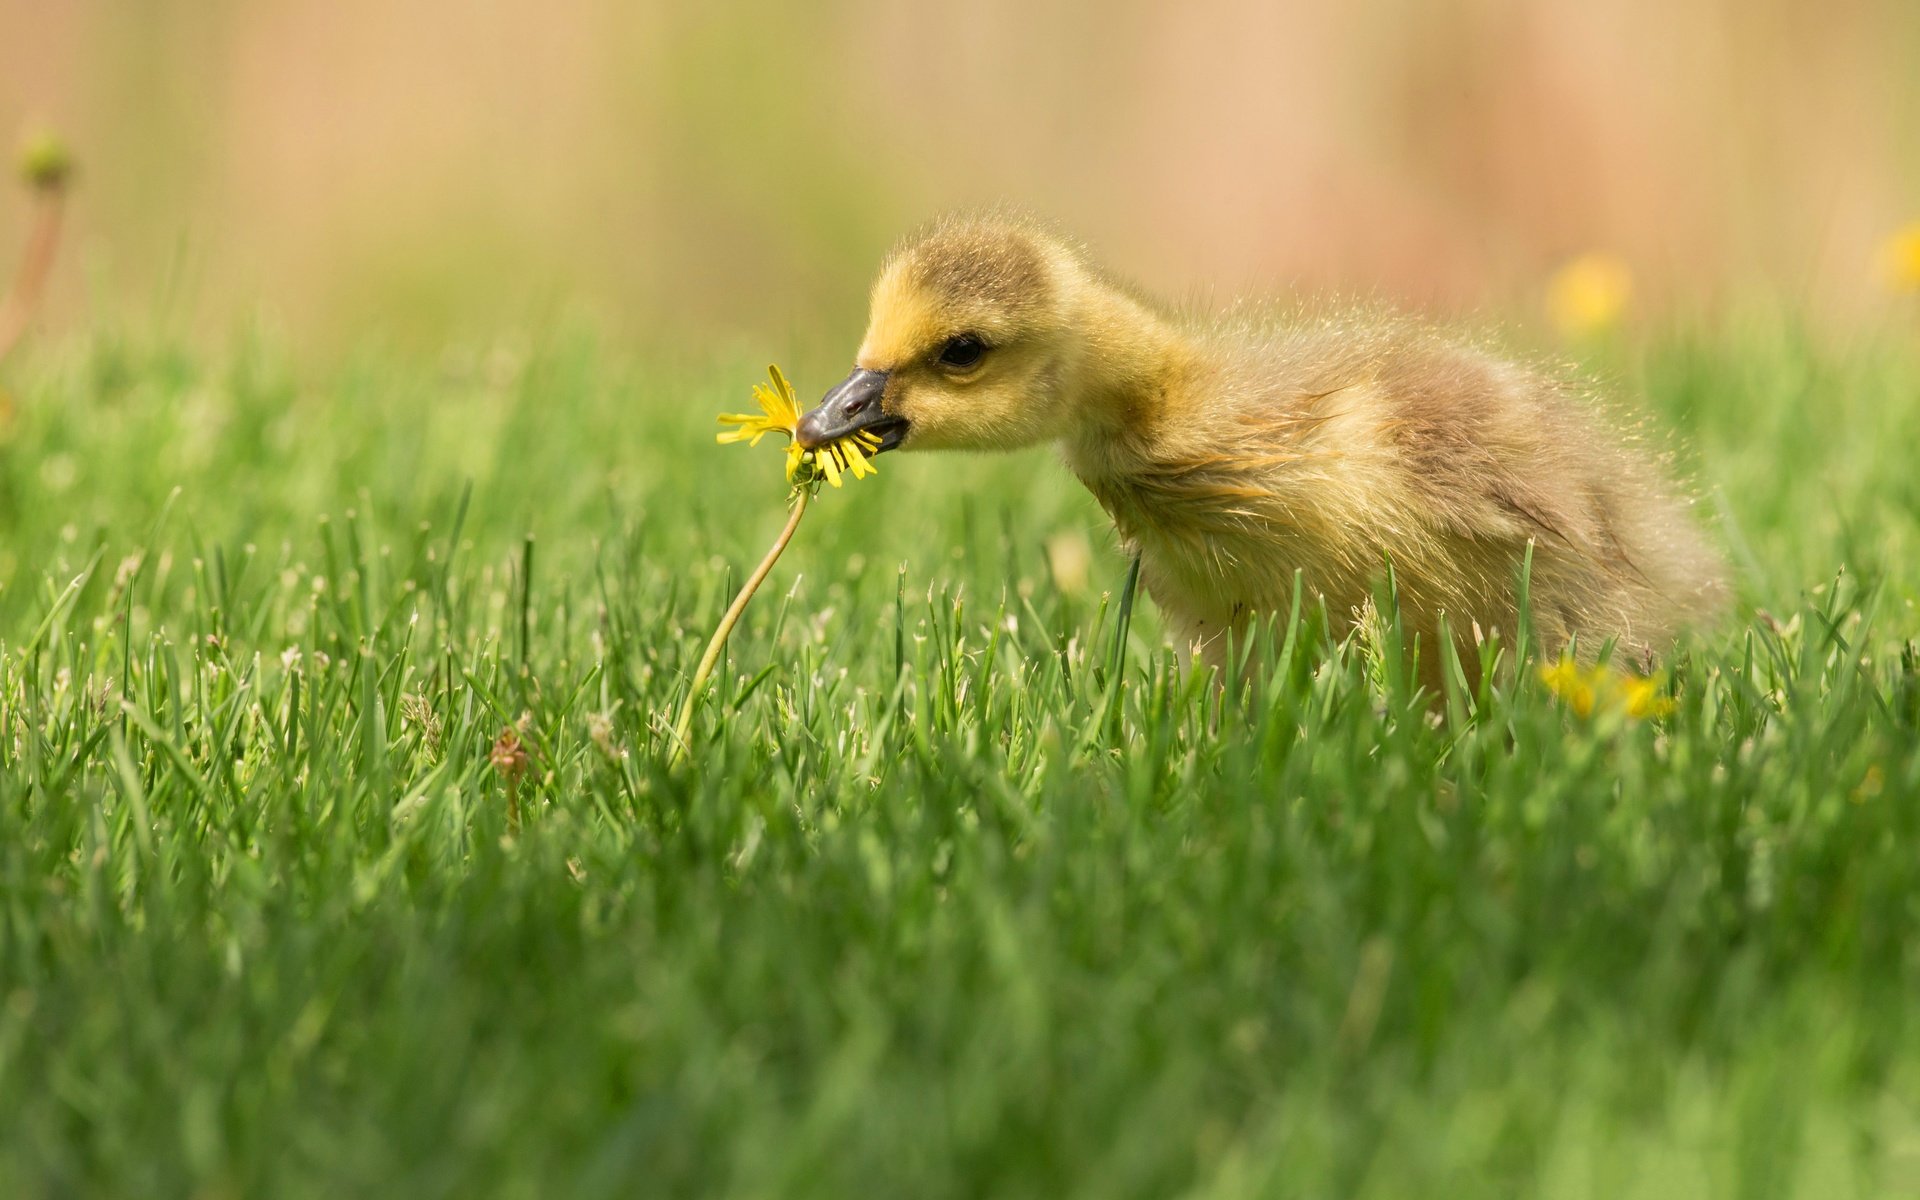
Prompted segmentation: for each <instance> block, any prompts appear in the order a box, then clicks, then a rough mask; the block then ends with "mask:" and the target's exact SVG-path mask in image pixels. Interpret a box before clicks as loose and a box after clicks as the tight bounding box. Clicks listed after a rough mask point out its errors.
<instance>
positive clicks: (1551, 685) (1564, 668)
mask: <svg viewBox="0 0 1920 1200" xmlns="http://www.w3.org/2000/svg"><path fill="white" fill-rule="evenodd" d="M1540 682H1541V683H1544V684H1546V685H1547V690H1548V691H1550V692H1552V693H1553V694H1554V695H1556V696H1558V697H1560V699H1561V701H1562V702H1563V703H1565V704H1566V706H1567V707H1568V708H1570V709H1572V710H1573V713H1574V715H1575V716H1577V717H1580V718H1582V719H1585V718H1587V717H1591V716H1592V715H1593V714H1594V712H1595V711H1597V710H1599V709H1603V708H1604V709H1608V710H1611V711H1617V712H1621V713H1624V714H1625V715H1627V716H1628V717H1631V718H1632V719H1634V720H1636V721H1644V720H1648V719H1649V718H1652V717H1664V716H1666V715H1667V714H1669V713H1671V712H1672V711H1673V701H1672V700H1671V699H1669V698H1668V697H1666V696H1664V695H1662V694H1661V691H1660V682H1661V681H1660V679H1659V677H1658V676H1651V677H1649V676H1644V675H1635V674H1632V673H1631V672H1627V671H1615V670H1613V669H1612V668H1610V667H1599V666H1596V667H1582V666H1581V665H1580V664H1579V663H1576V662H1574V661H1573V660H1572V659H1571V658H1562V659H1561V660H1560V661H1558V662H1555V663H1548V664H1544V665H1542V666H1541V668H1540Z"/></svg>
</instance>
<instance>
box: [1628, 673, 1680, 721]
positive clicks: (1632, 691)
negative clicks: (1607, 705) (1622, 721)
mask: <svg viewBox="0 0 1920 1200" xmlns="http://www.w3.org/2000/svg"><path fill="white" fill-rule="evenodd" d="M1618 690H1619V693H1620V699H1621V704H1622V707H1623V708H1625V709H1626V712H1627V715H1628V716H1630V717H1632V718H1633V719H1634V720H1636V721H1644V720H1647V719H1648V718H1649V717H1664V716H1667V715H1669V714H1670V713H1672V712H1673V701H1672V699H1670V698H1669V697H1667V696H1663V695H1661V694H1660V681H1659V680H1658V679H1647V678H1644V677H1642V676H1638V675H1623V676H1620V678H1619V684H1618Z"/></svg>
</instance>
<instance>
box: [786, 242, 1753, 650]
mask: <svg viewBox="0 0 1920 1200" xmlns="http://www.w3.org/2000/svg"><path fill="white" fill-rule="evenodd" d="M854 361H855V364H856V365H855V369H854V371H853V373H852V374H851V375H849V376H848V377H847V378H846V380H845V381H843V382H842V383H840V384H838V385H837V386H835V387H834V388H833V389H832V390H831V391H829V392H828V393H827V394H826V396H825V398H824V399H822V401H821V402H820V404H819V405H818V406H817V407H815V408H814V409H812V410H811V411H809V412H808V413H807V414H806V415H805V416H804V417H803V418H802V419H801V422H800V425H799V431H798V438H799V441H800V443H801V444H802V445H803V446H807V447H817V446H820V445H824V444H826V443H828V442H830V441H833V440H835V439H837V438H841V437H845V436H848V435H849V434H852V433H855V432H858V431H861V430H869V431H871V432H872V433H873V434H874V435H876V436H878V437H879V438H880V446H881V449H882V450H883V451H884V450H890V449H894V448H896V447H897V448H899V449H903V450H1017V449H1021V448H1024V447H1028V446H1033V445H1037V444H1040V443H1048V442H1051V443H1054V444H1056V445H1058V447H1059V448H1060V451H1061V454H1062V456H1063V457H1064V459H1065V462H1066V465H1067V467H1068V468H1069V469H1070V470H1071V471H1072V472H1073V473H1074V474H1075V475H1076V476H1078V477H1079V479H1080V481H1081V482H1082V483H1083V484H1085V485H1086V487H1087V489H1088V490H1089V491H1090V492H1092V493H1093V495H1094V497H1095V498H1096V499H1098V501H1099V502H1100V505H1101V507H1102V508H1104V509H1105V510H1106V512H1107V514H1108V515H1109V516H1110V517H1111V518H1112V520H1113V523H1114V526H1115V528H1116V529H1117V531H1118V533H1119V535H1120V537H1121V540H1122V542H1123V543H1124V545H1125V548H1126V549H1127V550H1128V551H1129V552H1130V553H1135V554H1137V555H1138V556H1139V561H1140V578H1141V582H1142V583H1143V584H1144V585H1145V587H1146V589H1147V593H1148V594H1149V595H1150V596H1151V597H1152V598H1153V600H1154V602H1155V603H1156V604H1157V605H1158V606H1159V608H1160V609H1161V611H1162V613H1163V615H1164V617H1165V619H1166V622H1167V625H1168V627H1169V631H1170V632H1171V633H1172V634H1173V635H1174V636H1175V638H1176V639H1177V640H1178V643H1179V644H1180V645H1181V646H1182V648H1183V649H1188V650H1193V651H1197V652H1198V653H1200V654H1201V655H1202V657H1203V660H1205V661H1209V662H1213V663H1215V664H1216V665H1218V664H1222V663H1223V662H1224V659H1225V656H1226V652H1227V649H1228V647H1230V646H1234V645H1244V639H1245V637H1246V636H1247V635H1248V634H1249V632H1250V630H1251V628H1252V626H1253V625H1254V623H1255V622H1257V621H1259V620H1261V619H1262V618H1264V617H1266V616H1268V615H1269V614H1273V613H1275V612H1280V613H1285V612H1286V611H1287V610H1288V608H1289V607H1290V606H1291V604H1292V602H1293V597H1294V591H1295V579H1296V576H1297V577H1298V578H1299V579H1300V580H1302V581H1303V582H1304V585H1305V588H1306V594H1307V596H1308V597H1309V598H1321V599H1324V601H1325V604H1326V609H1327V612H1328V613H1329V614H1330V615H1331V617H1332V619H1333V620H1334V621H1335V622H1336V623H1338V624H1339V625H1341V626H1343V627H1345V628H1348V629H1351V628H1356V627H1357V628H1359V629H1361V630H1362V631H1363V632H1365V631H1367V630H1369V629H1370V628H1371V627H1372V626H1371V623H1372V622H1373V620H1374V617H1373V613H1374V607H1373V598H1374V597H1375V596H1376V595H1377V594H1379V593H1380V588H1381V586H1382V581H1383V580H1384V579H1385V578H1386V577H1387V572H1388V571H1389V569H1390V570H1391V579H1392V586H1393V594H1394V597H1395V599H1396V600H1397V603H1398V609H1399V614H1400V619H1401V622H1402V628H1403V630H1404V631H1405V634H1406V636H1407V639H1408V645H1409V646H1418V647H1421V648H1422V649H1421V650H1420V651H1419V656H1420V659H1421V663H1420V675H1421V677H1422V678H1423V679H1424V680H1426V681H1427V682H1429V683H1435V684H1437V682H1438V679H1439V675H1438V669H1437V668H1438V662H1439V659H1440V656H1439V654H1437V653H1433V652H1431V651H1432V649H1433V648H1435V647H1437V645H1438V639H1439V638H1440V637H1441V636H1443V635H1444V636H1450V637H1452V638H1454V639H1455V645H1456V648H1457V649H1458V650H1460V651H1461V653H1462V657H1463V661H1469V662H1470V661H1472V659H1471V658H1470V657H1468V655H1470V654H1471V652H1472V646H1473V639H1475V638H1478V637H1484V636H1486V635H1490V634H1494V633H1496V632H1504V633H1506V634H1507V635H1508V636H1509V637H1510V636H1511V633H1512V631H1514V630H1515V629H1516V628H1517V618H1518V611H1519V605H1520V601H1521V576H1522V569H1521V568H1522V563H1523V562H1524V561H1525V560H1526V559H1527V558H1528V556H1529V553H1530V557H1531V567H1530V569H1529V570H1528V571H1527V572H1526V585H1527V588H1528V592H1527V596H1528V601H1529V613H1530V619H1531V622H1532V629H1533V631H1534V636H1535V637H1536V638H1537V640H1538V644H1539V646H1540V648H1541V650H1542V651H1543V652H1545V653H1546V654H1549V655H1559V654H1562V653H1567V652H1572V653H1575V654H1577V655H1578V656H1579V657H1581V658H1583V659H1589V660H1590V659H1591V658H1593V657H1594V655H1595V654H1596V653H1597V652H1599V651H1600V650H1601V649H1602V648H1603V647H1605V646H1608V645H1611V646H1612V647H1613V652H1614V655H1615V657H1616V659H1619V658H1620V657H1621V656H1622V655H1625V656H1627V658H1628V661H1630V662H1633V663H1634V664H1635V665H1641V666H1642V667H1643V669H1644V667H1645V666H1648V665H1650V664H1651V662H1652V661H1653V659H1654V658H1655V656H1656V655H1657V654H1658V653H1659V652H1661V651H1662V650H1663V649H1666V648H1667V647H1669V646H1670V645H1671V644H1672V642H1673V640H1674V638H1675V637H1676V635H1677V634H1678V633H1679V632H1680V631H1681V630H1682V629H1683V628H1685V627H1687V626H1689V625H1693V624H1698V623H1701V622H1704V621H1707V620H1709V619H1711V618H1712V617H1713V616H1714V615H1715V614H1716V612H1717V611H1718V610H1719V609H1720V608H1721V606H1722V605H1723V603H1724V595H1725V590H1726V589H1725V584H1724V582H1723V571H1722V567H1721V564H1720V562H1719V559H1718V557H1717V555H1716V554H1715V552H1714V551H1713V549H1712V548H1711V547H1710V546H1709V544H1708V542H1707V540H1706V538H1705V537H1704V536H1703V535H1702V532H1701V530H1700V529H1699V527H1698V526H1697V525H1696V523H1695V521H1694V520H1693V517H1692V515H1691V513H1690V512H1689V508H1690V501H1689V500H1688V499H1687V498H1686V497H1685V496H1684V494H1683V493H1682V492H1681V491H1680V490H1679V489H1677V488H1675V487H1673V486H1672V485H1671V483H1670V482H1669V480H1668V478H1667V477H1666V475H1665V473H1664V471H1663V470H1662V469H1661V467H1660V465H1659V463H1658V461H1657V459H1656V458H1654V457H1653V456H1652V455H1650V454H1649V453H1647V452H1646V451H1645V450H1643V449H1642V448H1640V447H1639V446H1637V445H1636V444H1635V443H1634V441H1633V440H1632V439H1631V438H1628V437H1625V436H1623V435H1621V434H1620V433H1618V432H1616V431H1615V430H1612V429H1610V428H1608V427H1607V425H1606V424H1605V423H1603V422H1602V421H1601V420H1600V419H1598V418H1597V416H1596V415H1595V413H1594V412H1593V411H1592V408H1591V407H1590V405H1589V403H1588V402H1587V399H1586V397H1584V396H1583V395H1582V394H1581V393H1580V392H1579V390H1578V389H1577V388H1575V387H1573V386H1571V385H1570V384H1569V383H1568V382H1567V381H1566V380H1563V379H1561V378H1558V377H1556V376H1554V375H1552V374H1550V373H1546V372H1543V371H1541V370H1537V369H1535V368H1532V367H1529V366H1526V365H1522V364H1520V363H1516V362H1513V361H1509V360H1506V359H1503V358H1500V357H1497V356H1495V355H1493V354H1490V353H1488V352H1487V351H1485V350H1483V349H1480V348H1479V347H1477V346H1474V345H1469V344H1464V343H1462V342H1460V341H1458V340H1454V339H1450V338H1448V337H1446V336H1443V335H1441V334H1440V333H1437V332H1435V331H1433V330H1431V329H1429V328H1426V327H1423V326H1422V325H1420V324H1418V323H1416V322H1413V321H1410V320H1407V319H1404V318H1399V317H1393V316H1383V315H1379V314H1373V313H1367V312H1362V311H1354V312H1349V313H1345V314H1341V315H1327V316H1320V317H1316V318H1312V319H1306V320H1300V319H1293V320H1287V319H1285V318H1283V317H1282V316H1280V315H1278V314H1277V313H1271V312H1259V311H1251V310H1249V311H1244V312H1239V313H1236V314H1229V315H1226V316H1217V317H1200V316H1190V315H1181V314H1178V313H1176V312H1175V311H1173V310H1171V309H1169V308H1167V307H1163V306H1161V305H1159V304H1156V303H1154V302H1152V301H1150V300H1148V299H1146V298H1144V297H1142V296H1141V295H1139V294H1137V293H1136V292H1135V291H1134V290H1132V289H1131V288H1129V287H1127V286H1125V285H1122V284H1120V283H1119V282H1117V281H1116V280H1115V279H1114V278H1112V277H1111V276H1109V275H1108V274H1107V273H1106V272H1104V271H1103V270H1101V269H1100V268H1099V267H1097V266H1095V265H1094V264H1093V263H1092V262H1091V261H1090V260H1089V259H1088V258H1087V257H1086V255H1085V254H1084V253H1083V252H1082V251H1081V250H1079V249H1078V248H1076V247H1075V246H1073V245H1071V244H1069V243H1067V242H1065V241H1064V240H1062V239H1060V238H1058V237H1056V236H1054V235H1052V234H1051V233H1049V232H1047V231H1045V230H1043V229H1041V228H1039V227H1036V226H1034V225H1032V224H1030V223H1027V222H1024V221H1019V220H1009V219H1003V218H990V217H961V218H950V219H948V220H945V221H943V222H940V223H938V224H936V225H934V226H932V227H931V228H929V229H928V230H927V231H925V232H924V233H922V234H920V235H918V236H916V237H914V238H911V239H909V240H908V241H907V242H905V243H904V244H903V245H901V246H900V247H899V248H898V249H897V250H896V251H895V252H894V253H893V254H892V255H891V256H889V257H888V258H887V260H886V262H885V263H884V265H883V266H882V267H881V270H880V275H879V278H878V280H877V281H876V282H875V283H874V285H873V291H872V296H871V312H870V316H869V323H868V325H867V331H866V337H865V339H864V340H863V341H862V342H861V344H860V348H859V352H858V354H857V355H856V356H855V359H854Z"/></svg>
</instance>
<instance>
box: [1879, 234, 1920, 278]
mask: <svg viewBox="0 0 1920 1200" xmlns="http://www.w3.org/2000/svg"><path fill="white" fill-rule="evenodd" d="M1878 258H1879V265H1880V279H1881V282H1883V283H1885V284H1886V286H1887V290H1888V291H1892V292H1903V293H1905V292H1920V220H1914V221H1909V222H1908V223H1907V224H1905V225H1903V226H1901V227H1900V228H1899V229H1896V230H1894V231H1893V233H1892V235H1890V236H1889V237H1888V238H1887V240H1886V241H1884V242H1882V243H1880V253H1879V255H1878Z"/></svg>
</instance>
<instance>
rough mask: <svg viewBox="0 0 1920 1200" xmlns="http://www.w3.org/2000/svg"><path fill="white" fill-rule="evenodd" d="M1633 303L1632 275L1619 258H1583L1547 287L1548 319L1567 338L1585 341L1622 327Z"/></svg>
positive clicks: (1596, 255) (1598, 254)
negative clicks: (1584, 339)
mask: <svg viewBox="0 0 1920 1200" xmlns="http://www.w3.org/2000/svg"><path fill="white" fill-rule="evenodd" d="M1632 299H1633V271H1632V269H1631V268H1630V267H1628V266H1627V264H1626V262H1625V260H1623V259H1621V258H1620V257H1619V256H1618V255H1614V254H1606V253H1602V252H1595V253H1591V254H1582V255H1581V256H1580V257H1578V258H1576V259H1573V260H1572V261H1571V262H1569V263H1567V264H1566V265H1565V266H1563V267H1561V268H1560V269H1559V270H1558V271H1556V272H1554V275H1553V278H1552V279H1551V280H1550V281H1549V282H1548V284H1547V316H1548V318H1549V319H1551V320H1552V321H1553V323H1554V325H1555V327H1557V328H1558V329H1559V330H1560V332H1561V333H1562V334H1564V335H1566V336H1567V337H1586V336H1589V335H1592V334H1595V333H1599V332H1601V331H1602V330H1606V329H1609V328H1612V327H1613V326H1614V325H1616V324H1618V323H1619V320H1620V317H1621V315H1622V314H1623V313H1625V312H1626V310H1627V304H1628V302H1629V301H1631V300H1632Z"/></svg>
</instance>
